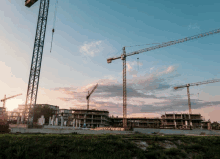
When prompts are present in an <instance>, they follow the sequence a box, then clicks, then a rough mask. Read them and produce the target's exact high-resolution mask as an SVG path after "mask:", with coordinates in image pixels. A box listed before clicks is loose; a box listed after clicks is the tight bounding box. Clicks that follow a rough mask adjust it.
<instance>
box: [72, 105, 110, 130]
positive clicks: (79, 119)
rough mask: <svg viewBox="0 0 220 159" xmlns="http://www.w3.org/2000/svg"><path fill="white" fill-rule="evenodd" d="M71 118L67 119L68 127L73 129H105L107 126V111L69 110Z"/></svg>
mask: <svg viewBox="0 0 220 159" xmlns="http://www.w3.org/2000/svg"><path fill="white" fill-rule="evenodd" d="M70 110H71V111H72V116H70V117H69V119H68V120H69V121H72V122H70V125H72V126H73V125H74V126H75V127H83V126H85V127H87V128H92V127H107V126H110V125H109V111H108V110H97V109H91V110H88V109H74V108H70Z"/></svg>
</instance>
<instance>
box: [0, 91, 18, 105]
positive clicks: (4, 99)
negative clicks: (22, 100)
mask: <svg viewBox="0 0 220 159" xmlns="http://www.w3.org/2000/svg"><path fill="white" fill-rule="evenodd" d="M20 95H22V93H21V94H17V95H14V96H11V97H8V98H6V95H5V97H4V98H3V99H1V102H3V108H5V102H6V100H8V99H11V98H14V97H17V96H20Z"/></svg>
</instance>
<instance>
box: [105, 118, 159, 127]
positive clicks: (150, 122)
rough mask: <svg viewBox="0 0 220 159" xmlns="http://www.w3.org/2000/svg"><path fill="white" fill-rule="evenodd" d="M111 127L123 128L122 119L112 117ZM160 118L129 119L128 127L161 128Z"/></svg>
mask: <svg viewBox="0 0 220 159" xmlns="http://www.w3.org/2000/svg"><path fill="white" fill-rule="evenodd" d="M109 119H110V125H111V126H113V127H123V118H122V117H110V118H109ZM160 125H161V119H160V118H146V117H144V118H134V117H132V118H127V126H128V127H133V128H159V127H160Z"/></svg>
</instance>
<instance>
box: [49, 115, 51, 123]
mask: <svg viewBox="0 0 220 159" xmlns="http://www.w3.org/2000/svg"><path fill="white" fill-rule="evenodd" d="M50 124H51V117H49V125H50Z"/></svg>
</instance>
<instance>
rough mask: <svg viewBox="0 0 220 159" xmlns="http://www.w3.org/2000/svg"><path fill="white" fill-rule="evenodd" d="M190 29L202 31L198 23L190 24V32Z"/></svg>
mask: <svg viewBox="0 0 220 159" xmlns="http://www.w3.org/2000/svg"><path fill="white" fill-rule="evenodd" d="M190 29H200V26H198V24H197V23H194V24H191V23H190V24H189V26H188V30H190Z"/></svg>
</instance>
